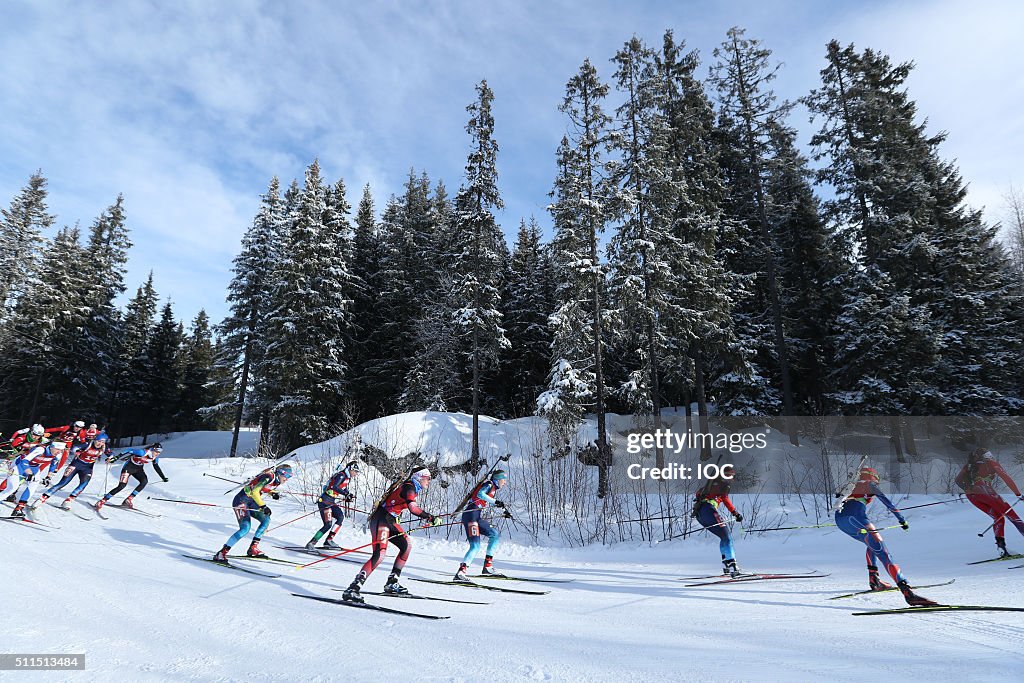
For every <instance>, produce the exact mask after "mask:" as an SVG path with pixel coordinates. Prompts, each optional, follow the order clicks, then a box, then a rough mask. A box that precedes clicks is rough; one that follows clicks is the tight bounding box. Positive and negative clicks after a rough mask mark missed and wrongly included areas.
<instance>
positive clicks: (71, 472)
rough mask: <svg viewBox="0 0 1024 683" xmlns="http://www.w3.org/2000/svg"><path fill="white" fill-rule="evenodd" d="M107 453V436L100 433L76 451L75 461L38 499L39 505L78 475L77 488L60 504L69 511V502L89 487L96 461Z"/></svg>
mask: <svg viewBox="0 0 1024 683" xmlns="http://www.w3.org/2000/svg"><path fill="white" fill-rule="evenodd" d="M107 452H108V448H107V435H106V433H104V432H100V433H99V434H96V435H95V436H94V438H93V439H92V440H91V441H90V442H89V443H88V444H87V446H86V447H85V448H80V449H78V450H77V451H76V455H75V459H74V460H72V461H71V464H70V465H68V468H67V469H66V470H64V476H63V477H61V480H60V481H59V482H57V483H56V484H54V485H53V486H51V487H50V488H48V489H47V490H46V492H45V493H43V495H41V496H40V497H39V503H45V502H46V500H47V499H48V498H49V497H50V496H52V495H53V494H54V493H56V492H57V491H60V490H61V489H62V488H64V487H65V486H67V485H68V484H69V483H70V482H71V480H72V479H74V478H75V475H78V486H76V487H75V488H74V489H73V490H72V491H71V494H70V495H68V497H67V498H65V499H64V502H63V503H62V504H61V507H62V508H64V509H65V510H69V509H70V508H71V501H73V500H74V499H75V498H77V497H78V496H79V494H80V493H82V491H84V490H85V487H86V486H88V485H89V481H90V480H91V479H92V468H93V466H94V465H95V464H96V461H97V460H99V459H100V458H101V457H103V456H104V455H106V454H107Z"/></svg>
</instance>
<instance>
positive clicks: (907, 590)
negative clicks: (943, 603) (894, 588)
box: [899, 581, 939, 607]
mask: <svg viewBox="0 0 1024 683" xmlns="http://www.w3.org/2000/svg"><path fill="white" fill-rule="evenodd" d="M899 589H900V592H901V593H903V599H904V600H906V601H907V604H908V605H910V606H911V607H933V606H935V605H937V604H939V603H937V602H935V601H934V600H929V599H928V598H926V597H924V596H922V595H918V594H917V593H915V592H914V591H913V589H912V588H911V587H910V584H909V583H907V582H906V581H900V582H899Z"/></svg>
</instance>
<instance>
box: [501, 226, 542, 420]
mask: <svg viewBox="0 0 1024 683" xmlns="http://www.w3.org/2000/svg"><path fill="white" fill-rule="evenodd" d="M502 307H503V311H504V312H503V319H504V321H505V330H506V335H507V337H508V339H509V348H508V349H507V350H506V351H505V352H504V354H502V355H503V362H502V365H503V368H504V372H503V374H504V375H505V376H506V377H507V378H508V382H509V392H508V394H509V401H510V402H511V406H510V407H509V410H510V413H511V414H512V415H513V416H515V417H521V416H524V415H530V414H532V413H533V411H534V408H535V406H536V401H537V396H538V395H540V393H541V392H542V391H544V388H545V384H546V380H547V375H548V370H549V361H550V358H551V339H552V337H551V328H550V327H548V316H549V315H550V314H551V311H552V310H553V309H554V278H553V276H552V273H551V258H550V253H549V250H548V248H547V246H546V245H544V244H543V243H542V242H541V231H540V226H539V225H538V224H537V221H536V219H535V218H533V217H530V220H529V222H527V221H525V220H524V221H521V222H520V223H519V233H518V235H517V237H516V243H515V247H514V248H513V250H512V256H511V260H510V268H509V278H508V280H507V281H506V283H505V294H504V297H503V304H502Z"/></svg>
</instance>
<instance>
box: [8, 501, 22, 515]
mask: <svg viewBox="0 0 1024 683" xmlns="http://www.w3.org/2000/svg"><path fill="white" fill-rule="evenodd" d="M24 516H25V503H24V502H21V503H18V504H17V505H15V506H14V510H12V511H11V517H24Z"/></svg>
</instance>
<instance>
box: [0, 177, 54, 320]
mask: <svg viewBox="0 0 1024 683" xmlns="http://www.w3.org/2000/svg"><path fill="white" fill-rule="evenodd" d="M46 183H47V180H46V178H45V177H43V172H42V170H39V171H36V172H35V173H33V174H32V176H31V177H29V179H28V184H27V185H26V186H25V187H24V188H22V190H21V192H19V193H18V194H17V195H16V196H15V197H14V198H13V199H11V204H10V206H9V207H8V208H6V209H0V319H2V317H3V316H4V315H5V314H6V313H7V311H9V310H10V308H12V307H13V305H14V303H15V302H16V301H17V299H18V297H19V296H20V295H21V294H22V293H23V292H24V286H25V285H27V284H28V279H29V277H30V276H31V274H32V273H33V272H34V271H35V270H36V268H37V265H38V263H39V261H40V259H41V257H42V251H43V248H44V245H45V244H46V240H45V234H44V233H45V231H47V230H49V229H50V228H51V227H52V226H53V222H54V220H55V218H54V216H52V215H51V214H50V213H49V208H48V207H47V205H46V199H47V190H46Z"/></svg>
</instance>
